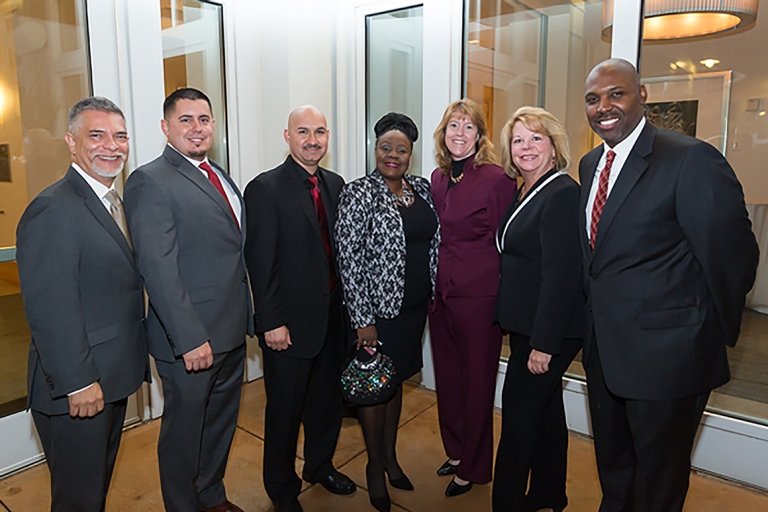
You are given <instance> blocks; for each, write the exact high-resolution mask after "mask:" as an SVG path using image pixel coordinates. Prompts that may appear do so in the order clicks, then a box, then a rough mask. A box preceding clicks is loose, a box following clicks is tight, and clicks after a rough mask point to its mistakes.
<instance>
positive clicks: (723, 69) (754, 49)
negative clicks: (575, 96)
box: [640, 2, 768, 424]
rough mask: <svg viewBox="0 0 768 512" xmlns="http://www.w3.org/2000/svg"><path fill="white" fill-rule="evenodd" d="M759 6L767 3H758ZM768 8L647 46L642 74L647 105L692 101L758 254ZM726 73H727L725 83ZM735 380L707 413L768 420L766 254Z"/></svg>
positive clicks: (763, 231)
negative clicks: (710, 32)
mask: <svg viewBox="0 0 768 512" xmlns="http://www.w3.org/2000/svg"><path fill="white" fill-rule="evenodd" d="M761 3H762V2H761ZM765 15H766V13H765V12H761V13H760V12H759V13H758V17H757V22H756V23H755V25H754V26H753V27H752V28H749V29H748V30H746V31H744V32H740V33H737V34H732V35H727V36H722V37H702V38H700V39H697V40H696V41H686V42H675V41H668V42H655V43H645V44H644V45H643V48H642V53H641V55H642V60H641V61H640V71H641V74H642V78H643V81H644V82H646V83H648V84H649V85H650V86H652V87H649V89H648V102H649V103H651V104H654V105H658V104H664V103H665V102H670V101H674V102H678V103H682V102H687V103H688V104H689V105H690V104H693V103H695V104H696V110H695V113H693V112H692V113H690V114H689V115H688V117H689V118H691V119H696V126H695V127H694V128H693V129H692V130H693V132H694V133H693V135H694V136H696V137H698V138H700V139H704V140H706V141H707V142H709V143H711V144H712V145H714V146H716V147H717V148H718V149H720V150H721V151H723V152H724V153H725V156H726V158H727V159H728V161H729V162H730V164H731V166H732V167H733V169H734V171H735V172H736V175H737V176H738V178H739V181H741V184H742V187H743V188H744V195H745V198H746V202H747V211H748V212H749V215H750V218H751V220H752V227H753V230H754V231H755V235H756V237H757V241H758V244H759V245H760V252H761V254H766V253H768V179H766V175H765V162H766V161H768V115H767V114H766V109H767V108H768V89H766V83H768V60H766V59H765V58H764V55H763V53H764V51H765V41H766V40H768V22H766V19H765ZM723 77H727V80H726V79H724V78H723ZM728 359H729V362H730V366H731V380H730V382H728V383H727V384H726V385H725V386H723V387H721V388H719V389H717V390H716V391H715V392H713V393H712V395H711V397H710V400H709V408H710V410H713V411H716V412H719V413H722V414H726V415H730V416H736V417H739V418H743V419H749V420H751V421H757V422H760V423H763V424H768V267H766V265H765V258H762V261H761V264H760V266H758V269H757V281H756V283H755V286H754V287H753V289H752V291H751V292H750V293H749V295H748V296H747V309H746V310H745V311H744V316H743V318H742V324H741V334H740V337H739V341H738V343H737V344H736V346H735V347H734V348H729V349H728Z"/></svg>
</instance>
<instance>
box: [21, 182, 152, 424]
mask: <svg viewBox="0 0 768 512" xmlns="http://www.w3.org/2000/svg"><path fill="white" fill-rule="evenodd" d="M16 238H17V241H16V244H17V245H16V251H17V252H16V257H17V262H18V266H19V277H20V278H21V293H22V296H23V298H24V308H25V311H26V314H27V320H28V321H29V326H30V329H31V331H32V343H31V344H30V349H29V373H28V385H29V406H30V407H31V408H32V409H34V410H36V411H39V412H42V413H45V414H65V413H67V412H68V410H69V403H68V400H67V394H68V393H71V392H73V391H77V390H79V389H81V388H83V387H85V386H87V385H89V384H91V383H92V382H95V381H98V382H99V384H100V386H101V388H102V391H103V393H104V401H105V402H114V401H117V400H120V399H122V398H125V397H127V396H128V395H130V394H131V393H133V392H134V391H136V389H138V387H139V386H140V385H141V382H142V379H143V378H144V377H145V375H147V349H146V343H145V340H144V329H143V322H142V316H143V294H142V287H141V279H140V277H139V273H138V269H137V267H136V263H135V260H134V256H133V253H132V252H131V249H130V247H129V246H128V243H127V242H126V240H125V238H124V237H123V234H122V233H121V232H120V229H119V228H118V227H117V224H115V221H114V220H113V219H112V217H111V216H110V215H109V212H107V209H106V208H104V205H103V204H102V203H101V199H100V198H98V197H97V196H96V194H94V193H93V189H91V187H90V186H88V184H87V183H86V182H85V180H83V178H82V177H80V175H79V174H78V173H77V171H75V170H74V169H72V168H70V169H69V170H68V171H67V173H66V175H65V176H64V178H62V179H61V180H59V181H57V182H56V183H54V184H53V185H51V186H50V187H48V188H47V189H45V190H44V191H42V192H41V193H40V195H38V196H37V197H36V198H35V199H34V200H33V201H32V202H31V203H30V205H29V206H28V207H27V209H26V211H25V212H24V215H22V217H21V220H20V221H19V225H18V229H17V232H16Z"/></svg>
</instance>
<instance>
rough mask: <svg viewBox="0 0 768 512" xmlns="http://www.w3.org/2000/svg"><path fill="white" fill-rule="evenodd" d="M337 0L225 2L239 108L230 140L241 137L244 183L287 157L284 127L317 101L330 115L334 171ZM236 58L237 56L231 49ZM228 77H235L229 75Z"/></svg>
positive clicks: (232, 106) (234, 100) (329, 161)
mask: <svg viewBox="0 0 768 512" xmlns="http://www.w3.org/2000/svg"><path fill="white" fill-rule="evenodd" d="M334 4H335V2H331V1H306V0H283V1H282V2H255V1H253V0H227V1H226V3H225V4H224V5H225V8H228V9H227V10H229V11H230V12H229V15H227V16H228V20H229V22H230V23H231V26H232V28H233V30H232V34H233V36H234V55H233V57H234V63H233V62H232V61H231V60H230V61H228V62H227V65H228V66H232V65H233V64H234V70H233V72H234V73H235V75H236V79H237V93H236V97H233V96H232V95H231V94H230V99H229V110H230V111H233V110H237V121H236V122H237V124H236V126H230V129H232V130H234V131H232V132H230V137H231V138H239V140H238V142H239V144H238V155H237V156H238V157H239V158H238V161H239V169H232V174H233V176H234V177H235V180H236V181H238V183H239V184H240V186H241V188H243V189H244V188H245V186H246V185H247V184H248V182H249V181H250V180H251V179H253V177H254V176H256V175H257V174H259V173H260V172H262V171H265V170H268V169H271V168H273V167H275V166H276V165H278V164H279V163H281V162H282V161H283V160H284V159H285V157H286V156H287V155H288V147H287V145H286V144H285V142H284V140H283V129H284V128H285V126H286V120H287V118H288V114H289V113H290V111H291V110H292V109H294V108H295V107H298V106H300V105H304V104H313V105H315V106H317V108H319V109H320V110H321V111H322V112H324V113H325V115H326V116H327V118H328V126H329V128H330V130H331V143H330V147H329V151H328V155H327V156H326V158H325V160H324V161H323V165H324V166H325V167H328V168H330V169H333V170H336V165H335V162H336V161H337V157H336V153H337V150H338V147H339V145H340V144H341V143H342V142H343V141H339V140H338V139H337V138H336V137H335V134H336V126H337V122H336V118H335V104H336V101H337V98H336V94H335V78H336V59H335V55H336V43H335V41H336V40H335V27H336V9H335V5H334ZM230 55H231V54H230ZM228 78H230V79H231V78H232V75H231V74H230V73H229V72H228Z"/></svg>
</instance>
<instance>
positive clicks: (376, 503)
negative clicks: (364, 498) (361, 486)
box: [368, 496, 392, 512]
mask: <svg viewBox="0 0 768 512" xmlns="http://www.w3.org/2000/svg"><path fill="white" fill-rule="evenodd" d="M368 500H370V502H371V506H372V507H373V508H375V509H376V510H378V511H379V512H389V511H390V510H391V509H392V501H391V500H390V499H389V496H381V497H379V498H376V497H374V496H368Z"/></svg>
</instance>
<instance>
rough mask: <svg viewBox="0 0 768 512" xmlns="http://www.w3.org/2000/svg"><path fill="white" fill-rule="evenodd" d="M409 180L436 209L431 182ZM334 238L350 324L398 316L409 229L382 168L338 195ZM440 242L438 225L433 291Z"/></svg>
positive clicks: (432, 248) (432, 267) (431, 259)
mask: <svg viewBox="0 0 768 512" xmlns="http://www.w3.org/2000/svg"><path fill="white" fill-rule="evenodd" d="M405 179H406V180H407V181H408V183H409V184H410V185H411V187H413V190H414V191H415V192H416V193H417V194H418V195H419V196H420V197H421V198H422V199H424V201H426V202H427V204H428V205H429V207H430V208H431V209H432V211H433V212H435V205H434V203H433V201H432V195H431V193H430V188H429V181H427V180H426V179H424V178H422V177H419V176H412V175H406V176H405ZM435 218H437V212H435ZM335 239H336V246H337V247H336V257H337V262H338V266H339V275H340V276H341V281H342V284H343V287H344V299H345V301H346V304H347V309H348V310H349V315H350V319H351V323H352V327H353V328H355V329H357V328H360V327H365V326H367V325H373V324H374V323H375V322H376V317H377V316H378V317H381V318H394V317H396V316H397V315H398V314H399V313H400V306H401V305H402V303H403V295H404V293H405V251H406V247H405V232H404V231H403V219H402V217H401V216H400V213H399V212H398V211H397V207H396V206H395V203H394V194H393V193H392V192H390V191H389V188H387V185H386V183H385V182H384V178H382V176H381V174H379V172H378V171H374V172H373V174H371V175H369V176H364V177H362V178H358V179H356V180H355V181H353V182H351V183H348V184H347V185H345V186H344V189H343V190H342V192H341V197H340V198H339V212H338V217H337V218H336V230H335ZM439 245H440V229H439V228H438V229H437V230H436V231H435V235H434V236H433V238H432V241H431V242H430V245H429V272H430V280H431V282H432V295H434V290H435V275H436V274H437V248H438V247H439Z"/></svg>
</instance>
